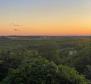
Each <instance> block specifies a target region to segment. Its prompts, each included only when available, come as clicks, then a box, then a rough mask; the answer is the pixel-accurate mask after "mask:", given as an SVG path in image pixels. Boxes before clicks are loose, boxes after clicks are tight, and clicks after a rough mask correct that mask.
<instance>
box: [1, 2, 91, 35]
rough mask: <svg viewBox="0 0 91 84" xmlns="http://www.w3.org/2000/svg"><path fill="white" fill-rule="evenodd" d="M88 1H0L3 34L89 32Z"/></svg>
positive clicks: (89, 14)
mask: <svg viewBox="0 0 91 84" xmlns="http://www.w3.org/2000/svg"><path fill="white" fill-rule="evenodd" d="M90 10H91V0H0V36H2V35H6V36H7V35H48V36H64V35H69V36H70V35H72V36H79V35H91V11H90Z"/></svg>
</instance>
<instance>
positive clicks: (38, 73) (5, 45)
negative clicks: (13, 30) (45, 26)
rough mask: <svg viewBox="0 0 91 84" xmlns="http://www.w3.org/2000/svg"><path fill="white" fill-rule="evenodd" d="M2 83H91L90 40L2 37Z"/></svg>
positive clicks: (86, 38)
mask: <svg viewBox="0 0 91 84" xmlns="http://www.w3.org/2000/svg"><path fill="white" fill-rule="evenodd" d="M0 84H91V37H50V38H49V37H36V38H33V37H32V39H31V38H30V37H1V38H0Z"/></svg>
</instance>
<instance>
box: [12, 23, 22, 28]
mask: <svg viewBox="0 0 91 84" xmlns="http://www.w3.org/2000/svg"><path fill="white" fill-rule="evenodd" d="M12 26H13V27H22V26H23V25H21V24H14V23H13V24H12Z"/></svg>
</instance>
